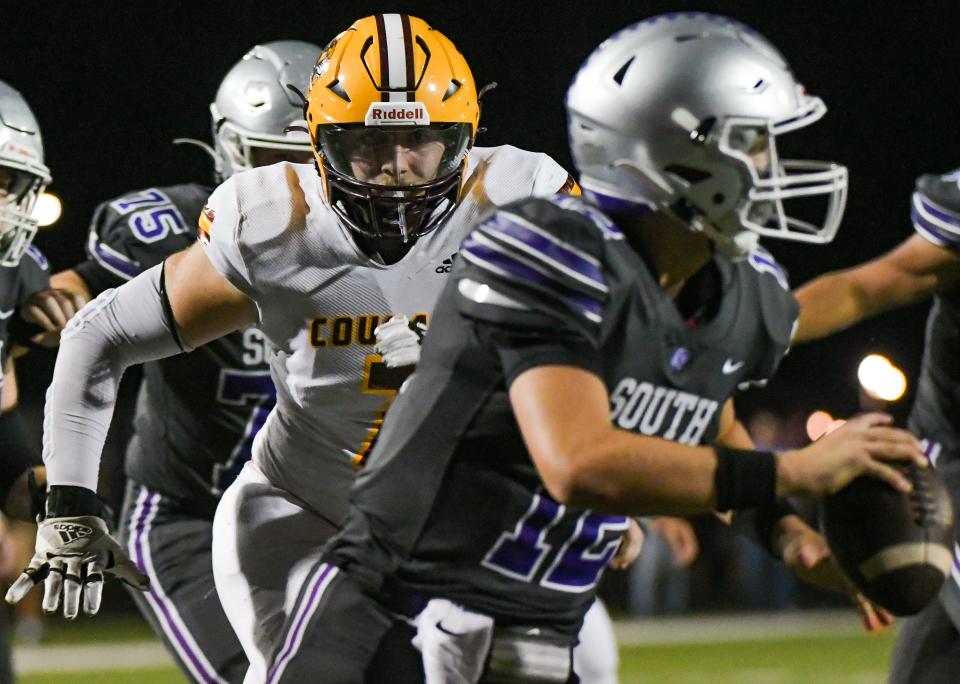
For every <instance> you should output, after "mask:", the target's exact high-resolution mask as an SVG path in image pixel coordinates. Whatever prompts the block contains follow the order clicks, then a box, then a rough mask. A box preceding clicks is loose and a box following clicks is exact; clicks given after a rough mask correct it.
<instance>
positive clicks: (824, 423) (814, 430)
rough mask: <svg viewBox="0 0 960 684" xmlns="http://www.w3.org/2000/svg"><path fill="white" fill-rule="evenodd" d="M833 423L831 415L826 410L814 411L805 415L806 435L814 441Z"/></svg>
mask: <svg viewBox="0 0 960 684" xmlns="http://www.w3.org/2000/svg"><path fill="white" fill-rule="evenodd" d="M831 423H833V416H831V415H830V414H829V413H827V412H826V411H814V412H813V413H811V414H810V415H809V416H808V417H807V437H809V438H810V441H811V442H816V441H817V440H818V439H820V438H821V437H823V435H825V434H826V433H827V431H828V430H829V429H830V424H831Z"/></svg>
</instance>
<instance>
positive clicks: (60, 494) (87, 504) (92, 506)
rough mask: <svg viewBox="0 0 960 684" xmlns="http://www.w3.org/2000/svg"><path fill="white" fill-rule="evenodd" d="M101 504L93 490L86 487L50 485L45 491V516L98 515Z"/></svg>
mask: <svg viewBox="0 0 960 684" xmlns="http://www.w3.org/2000/svg"><path fill="white" fill-rule="evenodd" d="M102 508H103V506H102V504H101V503H100V499H98V498H97V495H96V493H95V492H92V491H90V490H89V489H87V488H86V487H74V486H73V485H50V487H48V491H47V517H48V518H72V517H75V516H78V515H96V516H99V515H100V512H101V510H102Z"/></svg>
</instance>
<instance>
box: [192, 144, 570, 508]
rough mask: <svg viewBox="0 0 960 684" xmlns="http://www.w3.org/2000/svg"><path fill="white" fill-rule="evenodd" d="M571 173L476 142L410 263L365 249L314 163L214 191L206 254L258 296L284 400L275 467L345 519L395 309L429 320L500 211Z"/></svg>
mask: <svg viewBox="0 0 960 684" xmlns="http://www.w3.org/2000/svg"><path fill="white" fill-rule="evenodd" d="M568 178H569V176H568V174H567V172H566V171H565V170H564V169H563V168H562V167H561V166H560V165H558V164H557V163H556V162H555V161H553V159H551V158H550V157H548V156H547V155H544V154H537V153H532V152H526V151H524V150H520V149H517V148H515V147H510V146H502V147H491V148H482V147H479V148H474V149H473V150H471V152H470V157H469V159H468V164H467V168H466V170H465V181H464V188H463V192H462V200H461V202H460V204H459V205H458V206H457V208H456V210H455V211H454V212H453V213H452V214H451V216H450V217H449V218H448V219H447V220H446V221H445V222H444V224H443V225H441V226H440V227H439V228H437V229H436V230H434V231H432V232H431V233H428V234H427V235H426V236H424V237H422V238H420V239H419V240H418V241H417V242H416V244H415V245H414V246H413V248H412V249H411V250H410V252H409V253H408V254H407V255H406V256H405V257H404V258H403V259H402V260H400V261H399V262H398V263H396V264H392V265H383V264H380V263H377V262H375V261H373V260H372V259H370V258H369V257H367V256H366V255H365V254H364V253H363V252H361V251H360V250H359V249H358V248H357V246H356V244H355V242H354V240H353V238H352V236H351V233H350V231H349V230H348V229H347V228H346V227H344V226H343V225H342V224H341V223H340V221H339V220H338V219H337V216H336V214H334V212H333V210H332V209H331V208H330V205H329V204H328V203H327V201H326V200H325V199H324V197H323V194H322V189H321V185H320V179H319V178H318V176H317V173H316V170H315V169H314V167H313V165H312V164H289V163H281V164H276V165H273V166H268V167H261V168H256V169H252V170H250V171H245V172H243V173H238V174H235V175H234V176H232V177H231V178H230V179H229V180H227V181H226V182H225V183H223V184H222V185H221V186H220V187H219V188H217V189H216V191H214V193H213V195H211V197H210V200H209V202H208V206H207V208H206V209H205V210H204V211H205V216H206V219H207V221H209V222H210V226H209V236H208V239H207V240H205V248H206V253H207V256H208V257H209V258H210V261H211V262H212V263H213V264H214V266H215V267H216V268H217V270H219V271H220V273H222V274H223V276H224V277H225V278H227V280H229V281H230V282H231V283H233V285H234V286H236V287H237V288H239V289H240V290H241V291H242V292H244V293H245V294H246V295H247V296H248V297H250V299H252V300H253V301H254V302H255V303H256V305H257V308H258V310H259V316H260V322H259V326H258V327H259V328H260V329H261V330H262V331H263V333H264V336H265V337H266V339H267V341H268V356H269V363H270V370H271V374H272V376H273V381H274V383H275V385H276V391H277V403H276V407H275V408H274V409H273V411H272V413H271V414H270V416H269V418H268V419H267V422H266V424H265V425H264V427H263V429H262V430H261V431H260V432H259V434H258V435H257V438H256V441H255V442H254V446H253V458H254V459H255V460H256V462H257V464H258V465H259V467H260V468H261V469H262V470H263V472H264V473H265V474H266V475H267V477H268V478H269V479H270V480H271V481H272V482H273V483H274V484H275V485H277V486H279V487H281V488H283V489H286V490H287V491H289V492H290V493H292V494H293V495H294V496H296V497H298V498H299V499H300V500H302V501H303V502H305V503H306V504H307V505H308V506H310V507H311V508H313V509H314V510H315V511H316V512H317V513H319V514H320V515H323V516H324V517H326V518H327V519H329V520H330V521H331V522H333V523H335V524H337V525H339V524H340V522H341V521H342V519H343V516H344V515H345V514H346V511H347V502H348V498H349V490H350V484H351V483H352V481H353V477H354V475H355V473H356V472H357V468H358V464H359V463H360V462H361V461H362V460H363V458H364V457H365V456H366V452H367V450H368V449H369V448H370V444H371V442H372V440H373V439H374V437H375V436H376V434H377V431H378V430H379V426H380V423H381V421H382V418H383V414H384V413H385V411H386V409H387V407H388V406H389V405H390V402H391V401H392V399H393V397H394V395H395V394H396V390H397V388H398V387H397V384H398V377H397V374H396V373H395V372H390V371H388V370H387V369H386V367H385V366H384V364H383V363H382V362H380V357H379V356H377V355H376V354H374V350H373V347H374V343H375V338H374V332H373V331H374V329H375V328H376V327H377V325H378V324H380V323H381V322H383V321H385V320H387V319H388V318H389V317H390V316H391V315H393V314H405V315H407V316H408V317H410V318H411V319H414V318H419V319H420V320H422V321H424V322H426V321H427V319H428V317H429V315H430V312H431V311H432V310H433V306H434V303H435V301H436V299H437V297H438V296H439V294H440V290H441V288H442V287H443V285H444V283H445V281H446V279H447V277H448V274H449V272H450V267H451V265H452V263H453V259H454V258H455V256H456V253H457V250H458V249H459V246H460V242H461V241H462V240H463V238H464V237H465V236H466V234H467V233H468V232H469V230H470V229H471V227H472V226H473V225H475V224H476V222H477V221H478V220H479V219H480V218H481V217H483V216H485V215H486V214H487V213H488V212H490V211H492V210H493V209H494V208H495V207H497V206H500V205H503V204H506V203H509V202H512V201H514V200H518V199H522V198H524V197H529V196H531V195H551V194H554V193H556V192H557V191H559V190H560V189H561V188H562V187H563V186H564V185H565V184H566V183H567V180H568Z"/></svg>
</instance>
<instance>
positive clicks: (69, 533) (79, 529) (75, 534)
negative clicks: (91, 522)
mask: <svg viewBox="0 0 960 684" xmlns="http://www.w3.org/2000/svg"><path fill="white" fill-rule="evenodd" d="M53 530H54V532H56V533H57V534H58V535H60V539H61V540H62V541H63V543H64V544H69V543H71V542H75V541H76V540H78V539H82V538H84V537H89V536H90V535H92V534H93V528H92V527H88V526H87V525H77V524H76V523H54V525H53Z"/></svg>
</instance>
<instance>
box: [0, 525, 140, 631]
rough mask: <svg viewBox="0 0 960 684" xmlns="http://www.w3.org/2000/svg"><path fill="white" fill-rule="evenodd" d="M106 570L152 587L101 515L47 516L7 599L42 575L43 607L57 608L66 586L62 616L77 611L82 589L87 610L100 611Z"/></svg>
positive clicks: (21, 593) (19, 594)
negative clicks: (29, 556)
mask: <svg viewBox="0 0 960 684" xmlns="http://www.w3.org/2000/svg"><path fill="white" fill-rule="evenodd" d="M104 572H107V573H109V574H111V575H113V576H115V577H117V578H119V579H121V580H123V581H124V582H126V583H127V584H129V585H130V586H132V587H135V588H137V589H139V590H141V591H146V590H147V589H149V588H150V580H149V579H148V578H147V576H146V575H144V574H143V573H142V572H140V570H138V569H137V566H136V565H134V564H133V563H132V562H131V561H130V559H129V558H127V556H126V554H125V553H124V552H123V549H122V548H121V547H120V545H119V544H118V543H117V542H116V540H115V539H114V538H113V537H111V536H110V532H109V531H108V530H107V524H106V523H105V522H104V521H103V520H102V519H101V518H98V517H97V516H94V515H83V516H77V517H72V518H47V519H46V520H43V521H41V522H40V523H39V524H38V527H37V548H36V551H35V553H34V555H33V558H32V559H31V560H30V565H29V566H28V567H27V569H26V570H24V571H23V572H22V573H21V574H20V576H19V577H18V578H17V581H16V582H14V583H13V585H12V586H11V587H10V589H9V590H8V591H7V597H6V599H7V603H17V602H18V601H19V600H20V599H22V598H23V597H24V596H26V595H27V593H28V592H29V591H30V590H31V589H32V588H33V587H34V586H35V585H36V584H38V583H39V582H41V581H42V582H43V587H44V591H43V610H44V612H47V613H53V612H56V611H57V610H58V608H59V606H60V594H61V590H62V593H63V616H64V617H66V618H67V619H69V620H72V619H73V618H75V617H77V613H79V611H80V595H81V593H82V594H83V612H84V613H86V614H87V615H96V613H97V611H98V610H100V599H101V597H102V595H103V573H104Z"/></svg>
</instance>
